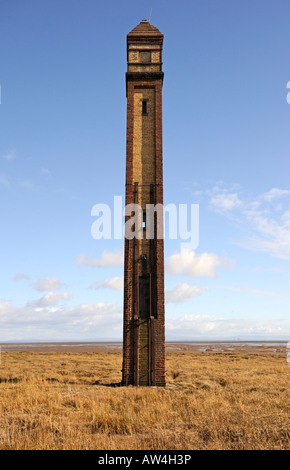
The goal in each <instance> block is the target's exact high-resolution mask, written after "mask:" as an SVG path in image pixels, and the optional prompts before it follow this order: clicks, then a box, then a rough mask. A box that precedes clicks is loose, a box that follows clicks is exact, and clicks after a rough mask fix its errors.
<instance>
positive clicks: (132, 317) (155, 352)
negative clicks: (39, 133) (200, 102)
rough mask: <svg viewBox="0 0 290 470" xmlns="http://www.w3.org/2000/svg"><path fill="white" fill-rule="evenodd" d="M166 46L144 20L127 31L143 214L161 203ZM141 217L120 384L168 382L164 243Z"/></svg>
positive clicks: (128, 271) (132, 169)
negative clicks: (151, 233)
mask: <svg viewBox="0 0 290 470" xmlns="http://www.w3.org/2000/svg"><path fill="white" fill-rule="evenodd" d="M162 45H163V35H162V34H161V33H160V31H159V30H158V29H157V28H155V27H154V26H152V25H151V24H150V23H149V22H148V21H146V20H142V21H141V23H140V24H139V25H138V26H136V28H134V29H133V30H132V31H131V32H130V33H129V34H128V35H127V60H128V69H127V73H126V89H127V150H126V152H127V155H126V205H128V204H132V203H137V204H139V206H140V207H142V210H143V212H144V214H146V205H147V204H154V205H156V204H163V162H162V158H163V156H162V84H163V72H162ZM132 215H134V214H132ZM162 217H163V213H162ZM128 219H130V215H128V216H126V221H127V220H128ZM144 220H145V222H144V223H145V224H146V223H147V220H146V215H145V216H144ZM142 221H143V215H142V220H140V221H139V222H138V228H139V224H140V230H142V231H143V238H142V239H137V237H135V238H133V239H130V240H129V239H128V238H125V265H124V334H123V338H124V342H123V378H122V383H123V385H129V384H132V385H158V386H164V385H165V332H164V323H165V322H164V314H165V312H164V244H163V238H157V226H156V225H157V224H156V216H155V228H154V230H155V231H154V238H153V239H146V230H145V228H142Z"/></svg>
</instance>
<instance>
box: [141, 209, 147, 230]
mask: <svg viewBox="0 0 290 470" xmlns="http://www.w3.org/2000/svg"><path fill="white" fill-rule="evenodd" d="M142 227H143V228H144V229H145V228H146V211H143V220H142Z"/></svg>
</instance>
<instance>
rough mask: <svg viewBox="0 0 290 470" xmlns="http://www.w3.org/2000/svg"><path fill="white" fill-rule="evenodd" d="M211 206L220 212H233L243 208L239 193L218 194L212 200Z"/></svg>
mask: <svg viewBox="0 0 290 470" xmlns="http://www.w3.org/2000/svg"><path fill="white" fill-rule="evenodd" d="M210 206H211V207H212V208H213V209H215V210H216V211H218V212H220V211H221V212H224V211H231V210H233V209H236V208H238V207H241V206H242V201H241V199H240V198H239V196H238V194H237V193H232V194H228V193H223V194H217V195H216V196H214V197H212V198H211V200H210Z"/></svg>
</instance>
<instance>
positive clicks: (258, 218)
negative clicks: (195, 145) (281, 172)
mask: <svg viewBox="0 0 290 470" xmlns="http://www.w3.org/2000/svg"><path fill="white" fill-rule="evenodd" d="M234 187H235V191H233V188H234ZM203 197H207V198H208V199H209V208H210V209H211V210H213V211H215V212H217V213H219V214H221V215H223V216H225V217H227V218H228V219H229V220H231V221H232V222H234V223H235V224H236V226H238V227H241V228H243V231H247V232H248V233H249V235H248V236H247V237H246V238H244V239H243V240H237V241H236V244H237V245H239V246H242V247H243V248H246V249H250V250H254V251H260V252H265V253H268V254H269V255H271V256H273V257H275V258H279V259H284V260H290V209H289V207H290V190H289V189H285V188H283V189H280V188H271V189H269V191H267V192H265V193H262V194H257V195H256V196H251V195H250V194H247V193H246V191H244V190H242V188H241V187H239V186H238V185H235V186H229V187H227V186H226V185H225V184H224V183H221V182H219V183H217V184H216V185H215V186H214V187H213V188H211V189H209V190H206V191H204V192H203ZM277 201H279V204H277V203H276V202H277ZM274 202H275V204H273V203H274Z"/></svg>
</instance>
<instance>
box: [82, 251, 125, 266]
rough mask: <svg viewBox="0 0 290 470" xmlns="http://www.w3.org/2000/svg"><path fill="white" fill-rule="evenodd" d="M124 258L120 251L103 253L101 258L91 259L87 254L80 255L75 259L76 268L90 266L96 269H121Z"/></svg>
mask: <svg viewBox="0 0 290 470" xmlns="http://www.w3.org/2000/svg"><path fill="white" fill-rule="evenodd" d="M123 263H124V258H123V251H122V250H115V251H113V252H111V251H106V250H105V251H103V253H102V255H101V258H93V257H92V256H89V255H88V254H87V253H82V254H81V255H79V256H78V257H77V258H76V264H77V265H78V266H91V267H97V268H108V267H121V266H123Z"/></svg>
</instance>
